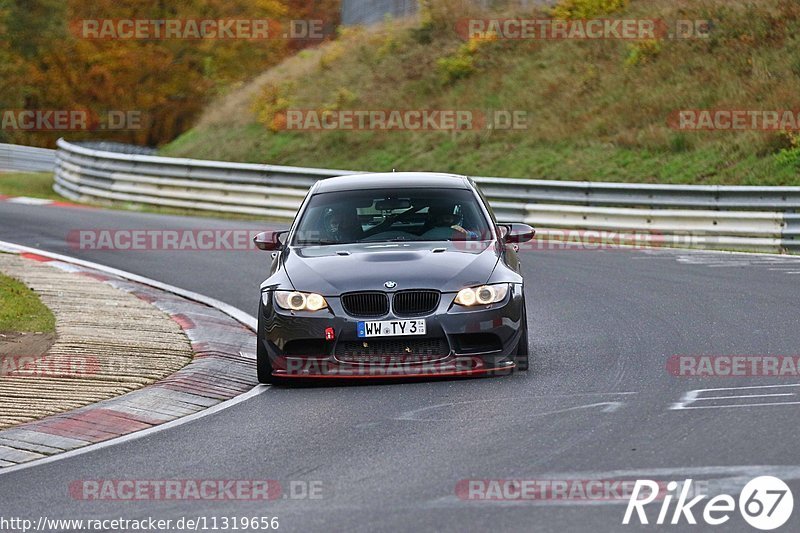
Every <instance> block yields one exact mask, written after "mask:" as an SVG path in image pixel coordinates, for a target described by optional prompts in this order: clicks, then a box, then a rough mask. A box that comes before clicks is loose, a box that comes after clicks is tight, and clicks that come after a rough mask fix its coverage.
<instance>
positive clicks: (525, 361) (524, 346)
mask: <svg viewBox="0 0 800 533" xmlns="http://www.w3.org/2000/svg"><path fill="white" fill-rule="evenodd" d="M522 324H523V326H522V327H521V328H520V338H519V342H518V343H517V351H516V354H515V355H514V363H515V364H516V365H517V366H516V370H522V371H527V370H528V365H529V360H530V350H529V349H528V311H527V310H526V308H525V300H524V299H523V300H522Z"/></svg>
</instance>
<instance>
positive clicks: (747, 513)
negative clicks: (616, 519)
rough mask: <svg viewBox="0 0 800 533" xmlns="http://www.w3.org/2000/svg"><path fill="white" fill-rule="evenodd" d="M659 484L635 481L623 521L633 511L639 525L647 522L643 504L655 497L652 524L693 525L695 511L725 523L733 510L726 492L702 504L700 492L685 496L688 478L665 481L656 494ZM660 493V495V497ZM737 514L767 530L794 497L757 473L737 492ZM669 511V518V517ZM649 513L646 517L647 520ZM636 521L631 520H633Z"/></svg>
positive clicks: (784, 515) (782, 519)
mask: <svg viewBox="0 0 800 533" xmlns="http://www.w3.org/2000/svg"><path fill="white" fill-rule="evenodd" d="M660 486H661V487H663V484H659V483H657V482H655V481H651V480H641V479H640V480H637V481H636V484H635V485H634V487H633V492H632V494H631V497H630V499H629V500H628V507H627V508H626V509H625V516H624V518H623V519H622V523H623V524H626V525H627V524H630V523H631V519H632V518H633V516H634V512H635V513H636V519H638V521H639V523H640V524H650V523H651V522H650V521H649V519H648V516H647V513H646V512H645V506H647V505H648V504H650V503H652V502H654V501H656V500H659V501H660V504H661V506H660V509H659V511H658V517H657V518H656V520H655V522H652V523H654V524H658V525H663V524H680V523H683V521H685V523H688V524H697V518H696V517H695V513H697V514H698V515H700V516H701V518H702V520H703V521H704V522H705V523H706V524H708V525H711V526H718V525H722V524H724V523H726V522H727V521H728V520H730V518H731V514H732V513H733V512H734V511H735V510H736V506H737V505H736V504H737V501H736V500H735V499H734V497H733V496H731V495H729V494H719V495H717V496H714V497H713V498H710V499H709V500H708V501H706V502H705V505H702V504H700V502H702V501H703V500H705V499H706V498H708V496H707V495H705V494H700V495H697V496H694V497H693V498H691V499H689V496H690V494H691V491H692V480H691V479H687V480H686V481H684V482H683V484H682V485H681V484H679V483H678V482H676V481H670V482H669V483H668V484H667V494H666V495H663V492H662V494H661V495H660V494H659V487H660ZM660 496H662V497H660ZM676 496H677V500H676V503H675V507H674V509H672V513H670V506H671V505H672V502H673V500H675V497H676ZM738 507H739V513H740V514H741V515H742V518H744V520H745V521H746V522H747V523H748V524H750V525H751V526H753V527H754V528H756V529H760V530H763V531H768V530H772V529H776V528H778V527H780V526H782V525H783V524H785V523H786V521H787V520H789V517H790V516H791V515H792V509H793V508H794V498H793V497H792V491H791V490H790V489H789V486H788V485H787V484H786V483H784V482H783V481H781V480H780V479H778V478H776V477H772V476H761V477H757V478H755V479H752V480H750V481H749V482H748V483H747V484H746V485H745V486H744V488H743V489H742V491H741V492H740V493H739V499H738ZM670 514H671V517H670ZM651 519H652V516H651V517H650V520H651ZM633 523H634V524H635V523H636V522H635V520H634V522H633Z"/></svg>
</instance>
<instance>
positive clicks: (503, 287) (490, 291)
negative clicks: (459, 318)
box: [455, 283, 508, 307]
mask: <svg viewBox="0 0 800 533" xmlns="http://www.w3.org/2000/svg"><path fill="white" fill-rule="evenodd" d="M506 294H508V283H500V284H497V285H481V286H480V287H469V288H466V289H461V290H460V291H458V295H457V296H456V300H455V301H456V303H457V304H458V305H465V306H467V307H470V306H473V305H487V304H493V303H496V302H499V301H501V300H503V299H504V298H505V297H506Z"/></svg>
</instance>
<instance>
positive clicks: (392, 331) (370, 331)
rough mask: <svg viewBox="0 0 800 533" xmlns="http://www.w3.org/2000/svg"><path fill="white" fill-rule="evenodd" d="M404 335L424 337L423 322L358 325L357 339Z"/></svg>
mask: <svg viewBox="0 0 800 533" xmlns="http://www.w3.org/2000/svg"><path fill="white" fill-rule="evenodd" d="M404 335H425V320H378V321H375V322H359V323H358V338H360V339H366V338H368V337H401V336H404Z"/></svg>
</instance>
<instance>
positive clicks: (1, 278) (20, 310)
mask: <svg viewBox="0 0 800 533" xmlns="http://www.w3.org/2000/svg"><path fill="white" fill-rule="evenodd" d="M55 324H56V321H55V318H54V317H53V313H52V312H51V311H50V309H48V308H47V307H46V306H45V305H44V304H43V303H42V302H41V301H40V300H39V297H38V296H36V294H35V293H34V292H33V291H32V290H31V289H29V288H28V287H26V286H25V285H24V284H22V283H20V282H19V281H17V280H15V279H13V278H10V277H8V276H6V275H3V274H0V332H30V333H34V332H35V333H49V332H52V331H55Z"/></svg>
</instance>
